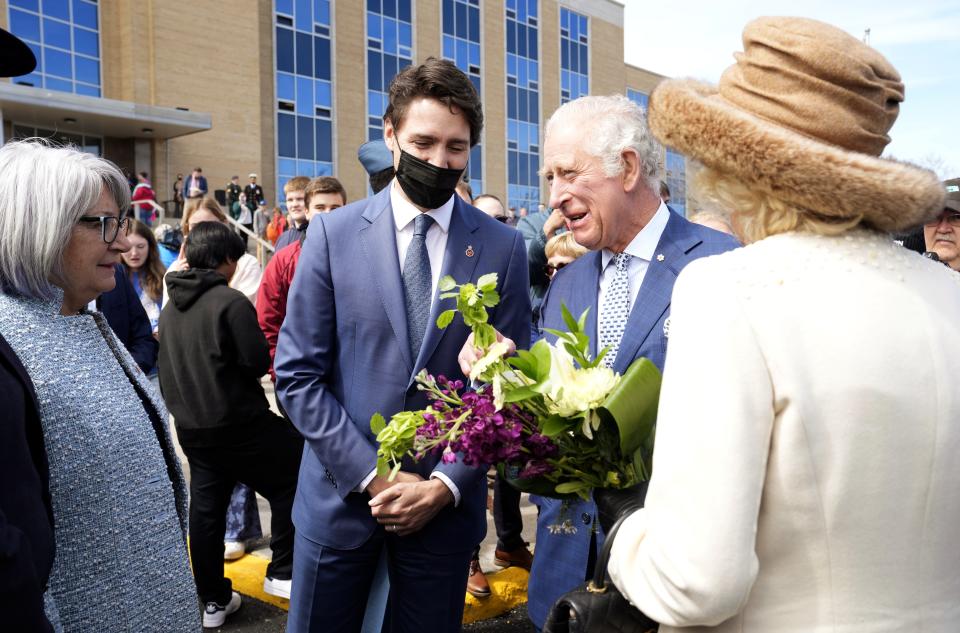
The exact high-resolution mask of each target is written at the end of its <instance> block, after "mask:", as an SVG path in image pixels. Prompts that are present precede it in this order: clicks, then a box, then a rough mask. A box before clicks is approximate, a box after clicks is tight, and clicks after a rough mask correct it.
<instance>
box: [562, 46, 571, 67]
mask: <svg viewBox="0 0 960 633" xmlns="http://www.w3.org/2000/svg"><path fill="white" fill-rule="evenodd" d="M560 68H570V42H569V41H568V40H565V39H562V40H560Z"/></svg>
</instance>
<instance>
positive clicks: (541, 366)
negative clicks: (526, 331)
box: [530, 339, 551, 382]
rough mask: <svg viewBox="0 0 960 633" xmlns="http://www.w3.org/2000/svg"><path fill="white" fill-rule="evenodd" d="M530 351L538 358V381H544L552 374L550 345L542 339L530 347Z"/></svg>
mask: <svg viewBox="0 0 960 633" xmlns="http://www.w3.org/2000/svg"><path fill="white" fill-rule="evenodd" d="M530 353H531V354H533V355H534V357H536V359H537V376H536V381H537V382H542V381H544V380H546V379H547V377H548V376H549V375H550V364H551V359H550V346H549V345H548V344H547V342H546V341H545V340H544V339H540V340H539V341H537V342H536V343H534V344H533V346H532V347H531V348H530Z"/></svg>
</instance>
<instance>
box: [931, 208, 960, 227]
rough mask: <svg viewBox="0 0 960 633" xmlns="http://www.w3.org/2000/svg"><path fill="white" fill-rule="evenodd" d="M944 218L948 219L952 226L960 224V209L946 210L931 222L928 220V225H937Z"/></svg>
mask: <svg viewBox="0 0 960 633" xmlns="http://www.w3.org/2000/svg"><path fill="white" fill-rule="evenodd" d="M944 220H946V221H947V223H948V224H950V226H960V211H944V212H943V213H941V214H940V215H938V216H937V217H936V218H934V219H933V220H931V221H930V222H927V226H936V225H938V224H940V223H941V222H943V221H944Z"/></svg>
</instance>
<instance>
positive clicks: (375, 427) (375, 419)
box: [370, 413, 387, 435]
mask: <svg viewBox="0 0 960 633" xmlns="http://www.w3.org/2000/svg"><path fill="white" fill-rule="evenodd" d="M386 426H387V421H386V420H384V419H383V416H382V415H380V414H379V413H374V414H373V416H372V417H371V418H370V430H371V431H373V434H374V435H380V432H381V431H383V429H384V428H386Z"/></svg>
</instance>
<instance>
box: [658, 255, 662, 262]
mask: <svg viewBox="0 0 960 633" xmlns="http://www.w3.org/2000/svg"><path fill="white" fill-rule="evenodd" d="M657 261H658V262H662V261H663V253H660V254H659V255H657Z"/></svg>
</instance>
